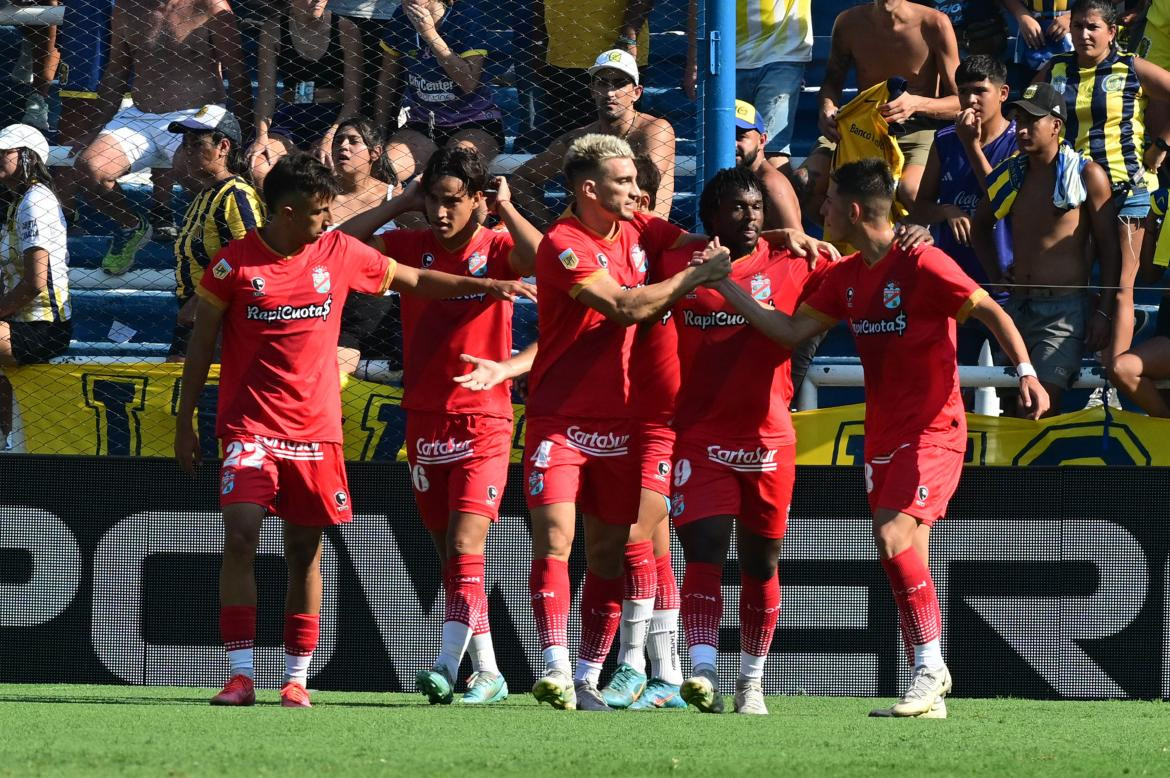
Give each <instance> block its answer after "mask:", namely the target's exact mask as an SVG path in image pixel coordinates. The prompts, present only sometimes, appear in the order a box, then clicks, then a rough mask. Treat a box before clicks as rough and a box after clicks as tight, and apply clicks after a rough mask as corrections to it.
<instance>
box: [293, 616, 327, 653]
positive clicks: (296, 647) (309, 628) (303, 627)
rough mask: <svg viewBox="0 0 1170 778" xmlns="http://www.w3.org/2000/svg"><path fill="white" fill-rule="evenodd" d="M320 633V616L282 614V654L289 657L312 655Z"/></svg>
mask: <svg viewBox="0 0 1170 778" xmlns="http://www.w3.org/2000/svg"><path fill="white" fill-rule="evenodd" d="M320 632H321V617H320V616H317V615H309V614H308V613H286V614H284V653H286V654H288V655H289V656H310V655H312V653H313V649H315V648H316V647H317V636H318V635H319V634H320Z"/></svg>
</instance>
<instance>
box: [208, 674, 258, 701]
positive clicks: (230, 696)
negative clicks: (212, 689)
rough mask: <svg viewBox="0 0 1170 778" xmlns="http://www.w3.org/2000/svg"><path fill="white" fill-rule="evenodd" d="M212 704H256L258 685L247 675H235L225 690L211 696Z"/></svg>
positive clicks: (229, 680) (225, 686)
mask: <svg viewBox="0 0 1170 778" xmlns="http://www.w3.org/2000/svg"><path fill="white" fill-rule="evenodd" d="M211 704H212V705H255V704H256V687H255V685H254V684H253V683H252V679H251V678H249V677H248V676H246V675H233V676H232V677H231V678H230V679H228V682H227V683H226V684H224V687H223V691H221V692H220V693H219V694H217V695H215V696H214V697H212V698H211Z"/></svg>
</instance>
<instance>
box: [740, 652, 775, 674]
mask: <svg viewBox="0 0 1170 778" xmlns="http://www.w3.org/2000/svg"><path fill="white" fill-rule="evenodd" d="M767 660H768V657H766V656H752V655H751V654H749V653H746V652H744V651H740V652H739V674H740V676H741V677H743V678H763V677H764V662H766V661H767Z"/></svg>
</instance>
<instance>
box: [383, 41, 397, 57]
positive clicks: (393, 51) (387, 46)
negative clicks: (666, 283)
mask: <svg viewBox="0 0 1170 778" xmlns="http://www.w3.org/2000/svg"><path fill="white" fill-rule="evenodd" d="M378 46H379V47H381V49H382V51H384V52H386V53H387V54H389V55H390V56H391V57H401V56H402V52H400V51H399V50H398V49H395V48H392V47H391V46H390V44H388V43H387V42H386V41H380V42H379V43H378Z"/></svg>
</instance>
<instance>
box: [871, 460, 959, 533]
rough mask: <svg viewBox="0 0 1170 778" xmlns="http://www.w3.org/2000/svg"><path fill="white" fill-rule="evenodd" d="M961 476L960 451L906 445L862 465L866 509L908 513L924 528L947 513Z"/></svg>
mask: <svg viewBox="0 0 1170 778" xmlns="http://www.w3.org/2000/svg"><path fill="white" fill-rule="evenodd" d="M962 474H963V452H962V451H953V450H952V449H949V448H942V447H940V446H930V445H926V446H915V445H912V444H909V443H907V444H906V445H903V446H900V447H898V448H896V449H894V450H893V451H892V452H891V453H889V454H884V455H881V456H871V457H869V460H868V461H867V462H866V463H865V491H866V493H867V494H868V495H869V508H870V510H872V511H876V510H877V509H878V508H885V509H887V510H893V511H898V512H899V513H905V514H909V515H910V516H913V517H914V518H916V519H918V520H919V521H921V522H922V523H923V524H925V525H927V526H931V525H933V524H934V523H935V522H936V521H938V520H939V519H941V518H942V517H943V516H944V515H946V512H947V504H948V503H950V501H951V497H952V496H954V494H955V489H956V488H958V486H959V476H961V475H962Z"/></svg>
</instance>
